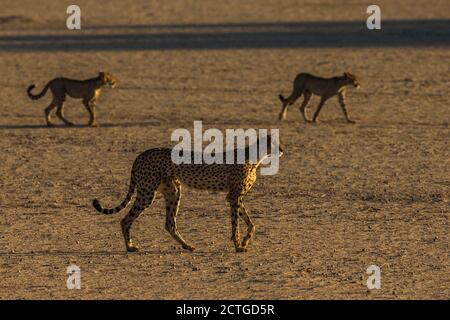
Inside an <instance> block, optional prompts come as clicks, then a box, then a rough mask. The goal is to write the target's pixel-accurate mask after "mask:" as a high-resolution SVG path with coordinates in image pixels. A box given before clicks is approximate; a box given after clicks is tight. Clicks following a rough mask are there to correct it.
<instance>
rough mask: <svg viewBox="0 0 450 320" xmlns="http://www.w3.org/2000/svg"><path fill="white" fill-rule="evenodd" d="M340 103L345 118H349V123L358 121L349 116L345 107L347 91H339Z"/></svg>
mask: <svg viewBox="0 0 450 320" xmlns="http://www.w3.org/2000/svg"><path fill="white" fill-rule="evenodd" d="M338 98H339V105H340V106H341V109H342V112H343V113H344V116H345V120H347V122H348V123H356V122H355V121H353V120H352V119H350V118H349V116H348V112H347V108H346V107H345V91H343V92H340V93H339V96H338Z"/></svg>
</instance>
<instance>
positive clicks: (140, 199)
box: [92, 135, 283, 252]
mask: <svg viewBox="0 0 450 320" xmlns="http://www.w3.org/2000/svg"><path fill="white" fill-rule="evenodd" d="M272 140H273V141H272ZM275 140H277V141H275ZM272 142H273V144H272ZM256 143H257V144H258V145H257V147H258V149H257V150H260V148H259V147H260V146H264V144H266V146H267V148H266V150H267V152H266V154H264V155H261V154H260V155H259V156H258V159H257V162H251V161H248V160H246V161H245V162H244V163H242V162H241V164H239V163H237V161H236V155H237V149H235V150H234V154H235V161H234V162H233V164H227V163H226V162H225V161H223V163H222V164H205V163H202V164H194V162H193V161H192V162H191V164H175V163H174V162H173V161H172V158H171V154H172V149H169V148H156V149H150V150H147V151H145V152H143V153H142V154H140V155H139V156H138V157H137V158H136V160H135V161H134V164H133V168H132V170H131V180H130V186H129V190H128V194H127V196H126V198H125V199H124V200H123V201H122V203H121V204H120V205H119V206H118V207H116V208H114V209H105V208H103V207H102V206H101V205H100V202H99V201H98V200H97V199H95V200H94V201H93V203H92V204H93V206H94V208H95V209H96V210H97V211H98V212H101V213H103V214H113V213H116V212H119V211H120V210H122V209H123V208H125V207H126V206H127V204H128V203H129V202H130V200H131V198H132V196H133V194H134V192H135V191H137V195H136V199H135V201H134V204H133V206H132V207H131V209H130V211H129V213H128V214H127V215H126V216H125V217H124V218H123V219H122V221H121V226H122V233H123V237H124V239H125V246H126V250H127V251H128V252H135V251H138V247H137V246H136V245H135V244H133V240H132V239H131V236H130V229H131V225H132V224H133V221H134V220H135V219H137V218H138V217H139V215H140V214H141V213H142V212H143V211H144V210H145V209H146V208H148V207H150V206H151V204H152V202H153V200H154V199H155V196H156V194H157V192H160V193H161V194H162V195H163V196H164V198H165V201H166V223H165V229H166V230H167V231H168V232H169V233H170V235H171V236H172V237H173V238H174V239H175V240H176V241H177V242H179V243H180V244H181V246H182V247H183V248H184V249H187V250H190V251H193V250H195V248H194V247H193V246H192V245H190V244H188V243H187V242H186V241H185V240H184V239H183V238H182V237H181V235H180V233H179V232H178V228H177V220H176V217H177V213H178V208H179V206H180V198H181V185H182V184H184V185H186V186H189V187H193V188H197V189H209V190H218V191H226V192H228V194H227V197H226V199H227V201H228V202H229V204H230V207H231V226H232V237H231V238H232V241H233V243H234V246H235V249H236V252H243V251H246V247H247V244H248V243H249V241H250V239H251V238H252V236H253V234H254V233H255V225H254V224H253V222H252V220H251V219H250V217H249V215H248V213H247V210H246V209H245V207H244V203H243V197H244V196H245V194H246V193H247V192H249V191H250V189H251V188H252V186H253V184H254V183H255V181H256V170H257V169H258V167H259V166H260V164H261V162H262V161H263V160H264V159H265V158H267V157H269V156H271V154H272V148H273V147H274V146H275V147H277V148H278V149H279V153H278V155H279V156H280V157H281V155H282V153H283V147H282V145H281V143H280V142H279V141H278V139H274V138H272V137H271V136H270V135H267V136H265V137H263V138H260V139H258V141H257V142H256ZM253 147H255V146H254V145H253ZM249 148H250V146H249V147H247V148H246V149H245V155H246V158H245V159H250V158H249V154H250V153H249V152H250V151H249V150H250V149H249ZM258 153H259V152H258ZM276 154H277V153H276V152H274V155H276ZM190 155H191V159H192V160H193V159H194V154H193V153H191V154H190ZM220 156H223V159H224V160H225V158H226V153H224V154H221V155H220ZM239 217H240V218H242V220H243V221H244V222H245V223H246V225H247V235H246V236H245V237H244V239H243V240H242V242H241V241H240V235H239Z"/></svg>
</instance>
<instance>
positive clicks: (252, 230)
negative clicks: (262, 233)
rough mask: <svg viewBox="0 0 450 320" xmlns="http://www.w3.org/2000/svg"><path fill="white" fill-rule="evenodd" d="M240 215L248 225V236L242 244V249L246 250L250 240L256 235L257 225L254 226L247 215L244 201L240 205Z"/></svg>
mask: <svg viewBox="0 0 450 320" xmlns="http://www.w3.org/2000/svg"><path fill="white" fill-rule="evenodd" d="M239 213H240V217H241V218H242V220H244V222H245V224H246V225H247V235H246V236H245V237H244V239H243V240H242V242H241V247H242V248H246V247H247V245H248V243H249V241H250V239H251V238H253V235H254V234H255V230H256V228H255V225H254V224H253V221H252V219H250V216H249V215H248V213H247V210H246V209H245V206H244V203H243V202H242V200H241V201H240V203H239Z"/></svg>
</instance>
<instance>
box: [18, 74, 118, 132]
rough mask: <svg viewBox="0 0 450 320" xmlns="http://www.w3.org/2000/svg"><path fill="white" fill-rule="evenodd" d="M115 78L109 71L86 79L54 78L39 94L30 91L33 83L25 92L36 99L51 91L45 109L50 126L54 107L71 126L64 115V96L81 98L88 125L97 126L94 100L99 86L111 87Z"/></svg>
mask: <svg viewBox="0 0 450 320" xmlns="http://www.w3.org/2000/svg"><path fill="white" fill-rule="evenodd" d="M116 83H117V80H116V77H114V76H113V75H112V74H111V73H108V72H100V73H99V74H98V76H97V77H95V78H91V79H87V80H74V79H68V78H55V79H53V80H50V81H49V82H48V83H47V84H46V85H45V87H44V89H42V91H41V92H40V93H39V94H36V95H35V94H33V93H31V91H32V90H33V89H34V88H35V87H36V86H35V85H34V84H32V85H31V86H29V87H28V89H27V94H28V97H29V98H30V99H32V100H37V99H40V98H42V97H43V96H45V94H46V93H47V91H48V89H50V91H51V92H52V95H53V98H52V102H51V103H50V104H49V106H48V107H47V108H46V109H45V121H46V122H47V126H49V127H52V126H53V123H52V121H51V112H52V110H53V109H54V108H56V115H57V116H58V118H60V119H61V120H62V121H63V122H64V123H65V124H66V125H67V126H73V123H72V122H70V121H69V120H67V119H66V117H64V102H65V101H66V96H69V97H72V98H75V99H82V100H83V105H84V106H85V108H86V110H87V111H88V112H89V116H90V118H89V125H90V126H92V127H97V118H96V114H95V106H96V101H97V99H98V97H99V96H100V93H101V88H102V87H103V86H105V85H110V86H111V87H112V88H114V87H115V86H116Z"/></svg>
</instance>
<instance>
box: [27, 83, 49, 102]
mask: <svg viewBox="0 0 450 320" xmlns="http://www.w3.org/2000/svg"><path fill="white" fill-rule="evenodd" d="M49 86H50V82H49V83H47V84H46V85H45V87H44V89H42V91H41V92H40V93H39V94H36V95H35V94H32V93H31V90H33V89H34V88H36V85H34V84H32V85H31V86H29V87H28V89H27V94H28V97H29V98H30V99H32V100H37V99H40V98H42V97H43V96H45V94H46V93H47V90H48V87H49Z"/></svg>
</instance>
